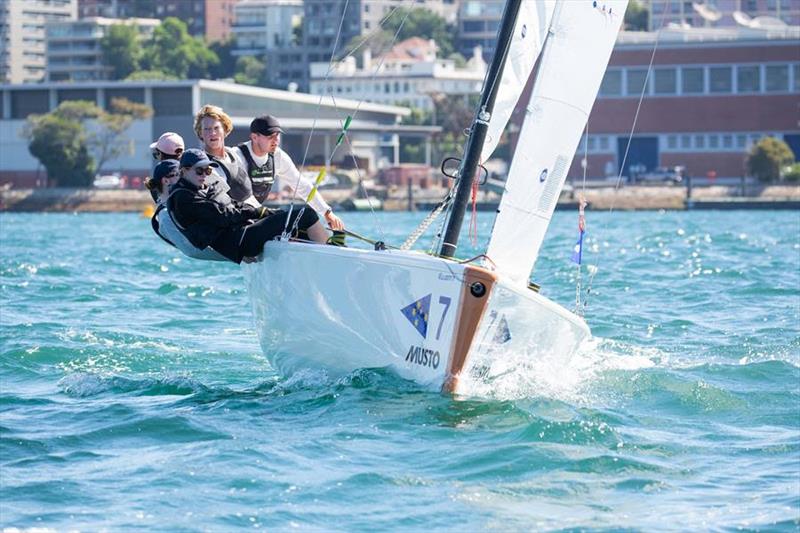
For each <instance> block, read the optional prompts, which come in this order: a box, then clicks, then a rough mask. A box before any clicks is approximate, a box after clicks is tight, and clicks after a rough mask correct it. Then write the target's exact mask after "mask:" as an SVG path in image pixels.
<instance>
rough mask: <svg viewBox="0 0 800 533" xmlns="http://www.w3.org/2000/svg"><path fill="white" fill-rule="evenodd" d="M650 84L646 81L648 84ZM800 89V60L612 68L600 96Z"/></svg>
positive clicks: (604, 78) (741, 92)
mask: <svg viewBox="0 0 800 533" xmlns="http://www.w3.org/2000/svg"><path fill="white" fill-rule="evenodd" d="M645 84H646V85H645ZM643 89H644V94H645V95H651V96H676V95H701V94H754V93H765V92H766V93H780V92H789V91H791V92H800V63H794V64H766V65H710V66H680V67H677V66H673V67H655V68H653V70H652V72H651V73H650V76H649V77H648V75H647V69H646V68H638V67H627V68H610V69H608V70H607V71H606V74H605V76H604V77H603V82H602V84H601V85H600V94H599V96H600V97H606V98H613V97H619V96H628V97H638V96H639V95H640V94H642V90H643Z"/></svg>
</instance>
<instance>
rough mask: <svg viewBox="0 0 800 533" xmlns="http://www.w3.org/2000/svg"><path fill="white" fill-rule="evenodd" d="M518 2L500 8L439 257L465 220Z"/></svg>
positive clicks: (449, 249) (449, 252)
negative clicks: (490, 58)
mask: <svg viewBox="0 0 800 533" xmlns="http://www.w3.org/2000/svg"><path fill="white" fill-rule="evenodd" d="M521 3H522V0H509V1H508V2H507V3H506V7H505V11H503V20H502V23H501V25H500V30H499V31H498V34H497V48H496V49H495V52H494V57H492V63H491V65H490V66H489V72H488V74H487V76H486V81H485V83H484V85H483V92H482V93H481V102H480V104H478V112H477V113H476V115H475V119H474V121H473V123H472V128H471V130H470V135H469V139H468V140H467V144H466V146H465V147H464V158H463V160H462V162H461V168H460V169H459V173H458V175H459V177H460V179H459V181H458V185H457V187H456V197H455V200H454V202H453V210H452V212H451V213H450V218H449V220H448V221H447V229H446V230H445V234H444V239H443V241H442V248H441V250H440V252H439V254H440V255H441V256H442V257H453V255H454V254H455V252H456V246H457V245H458V236H459V233H461V224H462V222H463V221H464V212H465V211H466V209H467V201H468V200H469V193H470V190H471V189H472V181H473V180H474V179H475V171H476V170H477V169H478V164H479V158H480V155H481V149H482V148H483V143H484V141H485V140H486V131H487V130H488V128H489V120H490V119H491V117H492V111H493V110H494V101H495V98H496V97H497V91H498V90H499V88H500V83H498V82H499V81H500V77H501V76H502V74H503V67H504V66H505V63H506V58H507V57H508V47H509V45H510V43H511V37H512V35H513V32H514V26H515V25H516V22H517V15H518V14H519V8H520V5H521Z"/></svg>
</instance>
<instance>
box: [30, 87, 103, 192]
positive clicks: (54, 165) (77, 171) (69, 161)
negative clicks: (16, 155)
mask: <svg viewBox="0 0 800 533" xmlns="http://www.w3.org/2000/svg"><path fill="white" fill-rule="evenodd" d="M76 103H79V102H63V103H62V104H61V105H59V107H58V108H56V109H55V110H54V111H52V112H50V113H47V114H45V115H32V116H31V117H29V118H28V122H27V124H26V127H25V130H24V133H23V134H24V135H25V136H26V137H27V139H28V151H30V153H31V155H32V156H33V157H35V158H36V159H38V160H39V162H41V163H42V165H43V166H44V168H45V170H47V177H48V178H49V179H50V181H51V183H53V184H55V185H59V186H65V187H86V186H89V185H91V183H92V179H93V177H94V161H92V158H91V156H90V155H89V149H88V146H87V140H86V132H85V131H84V129H83V125H82V124H81V122H80V121H79V120H77V119H75V118H74V117H75V114H76V107H75V106H74V105H73V104H76ZM82 103H83V104H90V102H82ZM65 104H70V105H65ZM92 105H93V104H92Z"/></svg>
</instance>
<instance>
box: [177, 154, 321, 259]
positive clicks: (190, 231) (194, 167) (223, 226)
mask: <svg viewBox="0 0 800 533" xmlns="http://www.w3.org/2000/svg"><path fill="white" fill-rule="evenodd" d="M180 167H181V169H180V179H179V180H178V182H177V183H176V184H175V185H174V186H173V188H172V190H171V192H170V195H169V198H168V200H167V206H168V209H169V211H170V214H171V215H172V218H173V220H174V221H175V223H176V225H177V226H178V228H179V229H180V231H181V233H182V234H183V235H184V236H186V238H187V239H188V240H189V241H190V242H191V243H192V244H193V245H194V246H195V247H196V248H198V249H201V250H202V249H205V248H207V247H210V248H212V249H214V250H216V251H217V252H219V253H220V254H222V255H223V256H225V257H226V258H228V259H229V260H231V261H233V262H235V263H240V262H241V261H242V260H243V259H244V258H248V257H255V256H257V255H259V254H260V253H261V250H262V249H263V248H264V244H265V243H266V242H267V241H269V240H272V239H274V238H276V237H278V236H280V235H281V233H282V232H283V229H284V227H285V226H286V225H287V222H286V218H287V213H286V212H285V211H278V212H275V211H271V210H269V209H267V208H266V207H262V206H258V207H255V206H253V205H250V204H248V203H242V202H238V201H236V200H234V199H233V198H231V196H230V195H228V193H226V192H224V191H223V190H221V188H220V187H219V186H218V185H217V183H216V182H214V183H211V185H209V184H208V183H207V178H208V177H209V176H210V175H211V174H212V173H213V171H214V168H218V163H216V162H214V161H212V160H211V159H209V158H208V156H207V155H206V154H205V152H203V151H202V150H195V149H190V150H186V151H185V152H184V153H183V156H181V161H180ZM300 207H301V208H302V206H300ZM300 211H302V212H303V213H302V216H301V217H300V219H299V221H297V220H296V219H297V217H298V215H300ZM253 221H255V222H253ZM295 223H296V226H297V229H298V230H299V231H304V232H306V234H307V235H308V237H309V239H311V240H312V241H314V242H317V243H324V242H326V240H327V239H328V232H327V231H326V230H325V228H324V227H323V225H322V224H321V223H320V221H319V217H318V216H317V214H316V212H315V211H314V210H312V209H310V208H309V209H294V210H293V211H292V214H291V216H290V219H289V222H288V227H290V228H292V227H294V226H295Z"/></svg>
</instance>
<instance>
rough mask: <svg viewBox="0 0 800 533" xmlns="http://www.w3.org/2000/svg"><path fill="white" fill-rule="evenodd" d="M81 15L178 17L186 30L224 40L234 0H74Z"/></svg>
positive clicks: (230, 24) (193, 33) (208, 37)
mask: <svg viewBox="0 0 800 533" xmlns="http://www.w3.org/2000/svg"><path fill="white" fill-rule="evenodd" d="M77 2H78V14H79V16H80V17H81V18H87V17H105V18H118V19H124V18H156V19H160V20H163V19H165V18H167V17H177V18H179V19H181V20H182V21H183V22H185V23H186V26H187V28H188V31H189V33H190V34H191V35H193V36H195V37H203V38H204V39H205V40H206V41H207V42H213V41H218V40H225V39H226V38H227V37H228V35H229V34H230V28H231V26H232V25H233V9H234V6H235V5H236V2H237V0H77Z"/></svg>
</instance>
